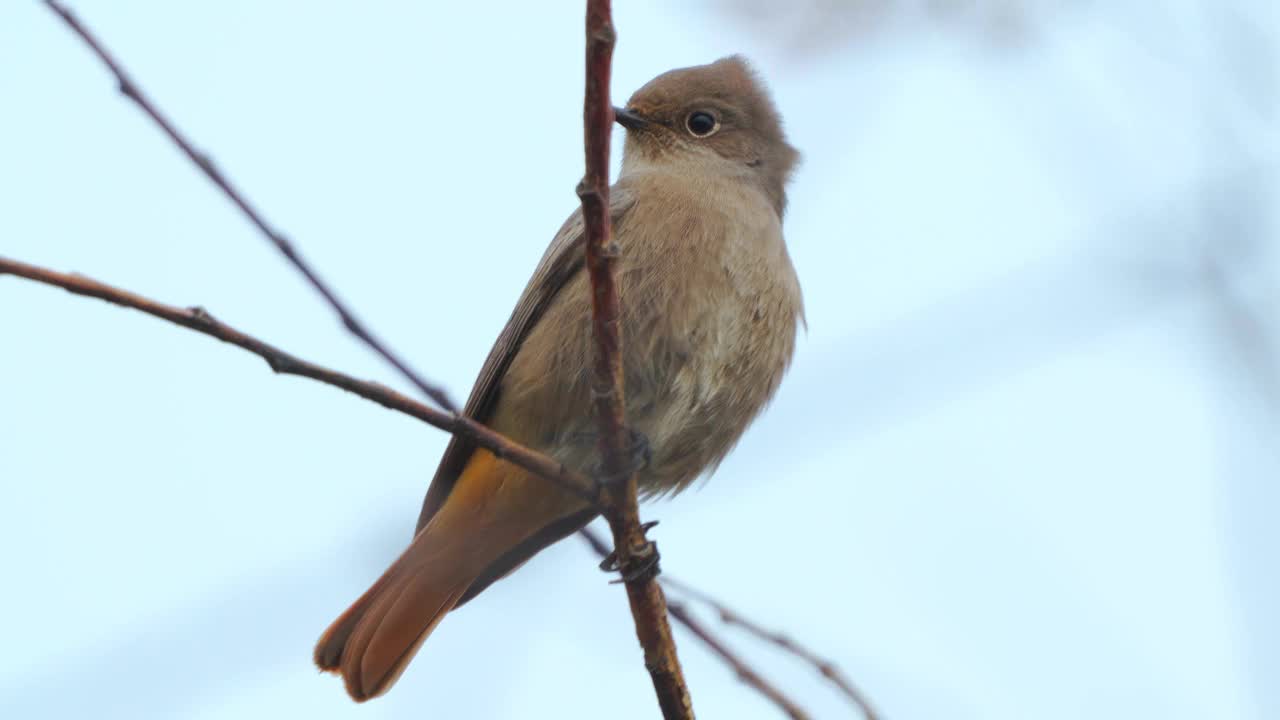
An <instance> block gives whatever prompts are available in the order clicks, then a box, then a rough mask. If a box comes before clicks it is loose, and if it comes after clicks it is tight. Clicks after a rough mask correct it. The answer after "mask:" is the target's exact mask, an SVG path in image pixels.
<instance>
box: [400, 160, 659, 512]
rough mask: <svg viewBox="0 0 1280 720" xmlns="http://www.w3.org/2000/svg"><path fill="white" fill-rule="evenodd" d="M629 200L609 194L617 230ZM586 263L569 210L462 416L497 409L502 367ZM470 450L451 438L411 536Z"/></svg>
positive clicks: (619, 189)
mask: <svg viewBox="0 0 1280 720" xmlns="http://www.w3.org/2000/svg"><path fill="white" fill-rule="evenodd" d="M634 202H635V198H634V196H633V195H632V194H631V193H629V192H627V189H626V188H625V187H624V186H622V185H615V186H614V188H613V191H612V192H611V194H610V200H609V209H610V215H611V216H612V218H613V224H614V226H615V227H616V226H617V224H618V222H619V221H620V220H621V219H622V217H623V216H624V215H625V214H626V212H627V210H629V209H630V208H631V206H632V205H633V204H634ZM585 262H586V252H585V245H584V242H583V222H582V209H581V208H579V209H578V210H576V211H574V213H573V214H572V215H570V216H569V219H568V220H566V221H565V223H564V225H563V226H562V227H561V228H560V231H559V232H558V233H556V236H555V238H554V239H553V240H552V241H551V245H550V246H549V247H548V248H547V251H546V253H544V254H543V256H542V260H541V261H540V262H539V263H538V268H537V269H536V270H534V271H533V277H532V278H530V279H529V284H528V285H527V286H525V289H524V292H523V293H522V294H521V295H520V300H519V301H518V302H517V303H516V307H515V310H513V311H512V312H511V318H510V319H509V320H507V325H506V327H504V328H503V329H502V332H501V333H500V334H499V335H498V340H497V341H496V342H495V343H494V344H493V349H492V350H490V351H489V357H487V358H485V361H484V366H483V367H481V368H480V376H479V377H477V378H476V384H475V386H474V387H472V388H471V396H470V397H468V398H467V406H466V408H465V409H464V410H463V414H465V415H467V416H468V417H470V418H472V419H474V420H476V421H477V422H481V423H487V422H488V421H489V418H490V417H491V416H492V414H493V409H494V408H495V407H496V406H497V404H498V396H499V394H500V393H501V391H502V378H503V376H505V375H506V374H507V368H508V367H510V365H511V361H512V359H513V358H515V356H516V353H518V352H519V351H520V346H521V345H522V344H523V343H524V340H525V338H526V337H528V335H529V331H530V330H532V329H533V327H534V326H535V325H536V324H537V323H538V320H539V319H540V318H541V317H542V314H543V312H545V311H546V309H547V307H548V306H549V305H550V304H551V301H552V299H553V298H555V296H556V293H558V292H559V291H560V288H562V287H564V286H565V284H567V283H568V282H569V280H570V279H572V278H573V277H574V275H576V274H577V273H578V272H580V271H581V270H582V268H583V265H584V264H585ZM474 450H475V445H474V444H473V443H471V442H469V441H467V440H463V439H462V438H459V437H457V436H454V437H453V438H452V439H451V440H450V441H449V447H448V448H446V449H445V451H444V456H443V457H442V458H440V466H439V467H438V468H437V469H436V475H435V477H434V478H433V479H432V481H431V487H430V488H428V489H427V497H426V499H425V500H423V502H422V513H421V514H420V515H419V516H418V527H417V529H416V530H415V531H414V532H415V534H416V533H417V532H421V531H422V528H423V527H425V526H426V524H427V522H428V521H429V520H431V517H432V516H433V515H435V513H436V511H437V510H439V509H440V506H441V505H442V504H444V501H445V498H447V497H448V496H449V493H450V492H452V491H453V486H454V483H455V482H457V479H458V475H459V474H460V473H461V472H462V469H463V468H464V467H465V466H466V464H467V461H468V460H469V459H470V457H471V453H472V452H473V451H474Z"/></svg>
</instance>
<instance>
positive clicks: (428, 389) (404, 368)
mask: <svg viewBox="0 0 1280 720" xmlns="http://www.w3.org/2000/svg"><path fill="white" fill-rule="evenodd" d="M44 4H45V5H47V6H48V7H49V9H50V10H52V11H54V12H55V13H57V14H58V16H59V17H61V18H62V20H63V22H65V23H66V24H67V26H68V27H69V28H71V30H72V31H73V32H75V34H76V35H79V36H80V39H81V40H83V41H84V43H85V44H86V45H88V46H89V49H90V50H92V51H93V54H94V55H97V56H98V59H99V60H101V61H102V64H104V65H106V66H107V69H108V70H110V71H111V74H112V75H114V76H115V79H116V84H117V86H118V87H119V89H120V93H121V94H122V95H124V96H125V97H127V98H129V99H130V100H132V101H133V102H134V103H135V104H136V105H137V106H138V107H139V108H141V109H142V112H144V113H146V114H147V117H150V118H151V119H152V120H153V121H154V122H155V124H156V125H158V126H159V127H160V129H161V130H162V131H164V134H165V135H168V136H169V139H170V140H172V141H173V143H174V144H175V145H177V146H178V149H179V150H181V151H182V152H183V154H184V155H186V156H187V157H188V158H190V160H191V162H193V163H195V164H196V166H197V167H198V168H200V172H202V173H204V175H205V176H206V177H208V178H209V179H210V180H212V181H213V184H214V185H217V186H218V189H219V190H221V191H222V194H223V195H226V196H227V199H228V200H230V201H231V202H232V203H234V204H235V206H236V207H238V208H240V212H241V213H243V214H244V216H245V217H246V218H248V219H249V222H251V223H253V226H254V227H256V228H258V231H259V232H261V233H262V235H263V237H265V238H266V239H267V240H269V241H270V242H271V244H272V245H274V246H275V247H276V249H277V250H279V251H280V254H281V255H284V257H285V259H286V260H288V261H289V262H290V263H291V264H292V265H293V267H294V268H296V269H297V270H298V272H300V273H302V276H303V277H305V278H306V279H307V282H308V283H310V284H311V287H313V288H315V290H316V292H318V293H320V295H321V296H322V297H324V299H325V302H327V303H329V307H331V308H333V310H334V312H336V313H337V314H338V318H339V319H341V320H342V325H343V327H345V328H346V329H347V331H348V332H350V333H351V334H352V335H355V336H356V337H357V338H359V339H360V340H361V341H362V342H364V344H365V345H368V346H369V347H370V348H371V349H373V351H374V352H376V353H377V354H379V355H381V356H382V359H384V360H386V361H387V362H388V363H390V364H391V365H392V367H394V368H395V369H396V370H398V371H399V372H400V374H401V375H403V376H404V377H405V378H407V379H408V380H409V382H411V383H413V384H414V385H415V386H416V387H417V388H418V390H420V391H421V392H422V394H423V395H426V396H427V397H429V398H431V399H432V400H434V401H435V402H436V403H437V404H438V405H440V407H442V408H444V409H446V410H449V411H450V412H455V413H456V412H457V411H458V408H457V406H456V405H455V404H454V402H453V400H452V399H450V398H449V394H448V393H447V392H445V390H444V389H443V388H441V387H440V386H438V385H435V384H434V383H430V382H427V381H426V380H425V379H424V378H423V377H422V376H421V375H419V374H418V373H417V372H416V371H414V369H413V368H411V367H409V365H408V363H406V362H404V361H403V360H401V359H400V358H399V357H398V356H397V355H396V354H395V353H393V352H391V350H390V349H389V348H388V347H387V346H386V345H385V344H384V343H383V342H381V341H380V340H378V339H377V338H376V337H374V335H373V333H372V332H370V331H369V329H368V328H366V327H365V326H364V323H362V322H360V320H359V319H357V318H356V316H355V313H354V312H352V311H351V309H350V308H348V307H347V306H346V305H345V304H344V303H343V302H342V301H341V300H339V299H338V296H337V294H336V293H335V292H334V291H333V289H332V288H330V287H329V286H328V285H327V284H326V283H325V282H324V281H323V280H321V279H320V276H319V275H317V274H316V271H315V270H313V269H312V267H311V264H310V263H308V262H307V261H306V260H305V259H303V257H302V256H301V255H300V254H298V250H297V249H296V248H295V247H294V246H293V243H291V242H290V241H289V239H288V238H286V237H285V236H284V235H282V234H281V233H280V232H279V231H277V230H275V229H274V228H272V227H271V226H270V225H268V224H267V221H266V220H264V219H263V218H262V215H260V214H259V213H258V211H257V210H255V209H254V207H253V206H252V205H250V204H249V201H248V200H247V199H245V197H244V196H243V195H242V194H241V193H240V191H239V190H237V189H236V188H235V186H234V185H232V184H231V181H230V180H228V179H227V178H226V176H225V175H223V174H222V171H221V170H219V169H218V167H217V166H216V165H214V164H213V160H212V158H210V157H209V156H208V155H206V154H205V153H202V152H199V151H197V150H196V149H195V147H194V146H193V145H192V144H191V141H190V140H189V139H187V138H186V137H185V136H184V135H183V134H182V133H181V132H179V130H178V129H177V128H176V127H175V126H174V125H173V123H172V122H170V121H169V119H168V118H166V117H165V116H164V115H163V114H162V113H161V112H160V110H159V108H157V107H156V106H155V104H154V103H152V102H151V100H150V99H149V98H147V96H146V95H144V94H143V93H142V90H141V89H140V88H139V87H138V84H137V83H135V82H134V81H133V79H132V78H131V77H129V75H128V73H126V72H125V71H124V68H122V67H121V66H120V63H118V62H116V60H115V58H114V57H112V56H111V53H109V52H107V50H106V48H105V47H103V45H102V43H101V42H99V41H98V39H97V38H96V37H94V35H93V33H91V32H89V30H88V29H87V28H86V27H85V26H84V25H82V24H81V23H80V20H79V19H78V18H77V17H76V16H75V14H74V13H72V12H71V10H69V9H67V8H66V7H65V6H63V5H62V3H60V2H57V0H44Z"/></svg>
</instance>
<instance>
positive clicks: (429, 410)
mask: <svg viewBox="0 0 1280 720" xmlns="http://www.w3.org/2000/svg"><path fill="white" fill-rule="evenodd" d="M0 275H16V276H18V277H23V278H26V279H28V280H34V281H36V282H39V283H43V284H45V285H53V286H55V287H60V288H62V289H63V290H67V291H68V292H72V293H75V294H76V295H85V296H87V297H93V298H98V299H99V300H105V301H107V302H109V303H113V304H115V305H119V306H121V307H127V308H132V309H134V310H140V311H142V312H144V313H146V314H148V315H152V316H154V317H158V318H160V319H162V320H168V321H169V322H171V323H175V324H178V325H181V326H183V327H185V328H188V329H191V330H195V331H196V332H199V333H203V334H205V335H208V336H210V337H215V338H217V339H219V340H221V341H223V342H225V343H230V344H231V345H235V346H236V347H239V348H243V349H245V350H248V351H249V352H251V353H253V354H254V355H257V356H258V357H260V358H262V359H263V360H266V361H267V365H270V366H271V369H272V370H273V371H275V372H277V373H280V374H281V375H297V376H300V377H305V378H310V379H312V380H316V381H319V382H322V383H324V384H326V385H332V386H334V387H338V388H342V389H343V390H346V391H347V392H350V393H352V394H355V395H359V396H360V397H362V398H364V399H366V400H372V401H373V402H376V403H378V404H379V405H381V406H383V407H385V408H387V409H389V410H396V411H398V412H402V413H404V414H406V415H409V416H412V417H415V418H417V419H419V420H421V421H423V422H425V423H427V424H429V425H432V426H435V427H437V428H440V429H441V430H444V431H445V432H448V433H452V434H454V435H459V436H461V437H465V438H467V439H468V440H470V441H472V442H474V443H475V444H477V445H479V446H480V447H483V448H485V449H487V450H489V451H490V452H492V453H493V454H494V455H496V456H498V457H500V458H503V459H505V460H509V461H510V462H512V463H514V464H516V465H519V466H520V467H522V468H524V469H526V470H528V471H529V472H532V473H534V474H536V475H540V476H542V477H544V478H547V479H549V480H551V481H553V482H555V483H557V484H559V485H560V486H561V487H564V488H565V489H567V490H569V491H570V492H573V493H576V494H577V495H579V496H581V497H582V498H583V499H584V500H587V501H588V502H591V503H592V504H596V505H599V504H600V499H599V497H598V495H599V491H598V486H597V483H595V482H594V481H592V480H591V479H589V478H587V477H585V476H583V475H580V474H578V473H576V472H574V471H572V470H570V469H569V468H566V467H565V466H564V465H561V464H560V463H558V462H556V461H555V460H552V459H551V458H550V457H547V456H546V455H543V454H542V453H540V452H537V451H536V450H531V449H529V448H527V447H524V446H523V445H520V444H518V443H516V442H514V441H512V440H510V439H508V438H507V437H505V436H504V435H501V434H499V433H497V432H495V431H493V430H491V429H489V428H488V427H486V426H484V425H481V424H480V423H478V422H476V421H474V420H472V419H471V418H468V417H464V416H462V415H458V414H456V413H447V412H443V411H441V410H437V409H436V408H433V407H431V406H430V405H426V404H424V403H421V402H418V401H417V400H414V399H413V398H410V397H408V396H406V395H402V394H401V393H398V392H396V391H395V390H392V389H391V388H389V387H387V386H385V385H381V384H379V383H375V382H370V381H367V380H357V379H355V378H353V377H351V376H349V375H344V374H343V373H340V372H337V371H335V370H330V369H329V368H326V367H322V366H320V365H316V364H314V363H311V362H307V361H306V360H303V359H301V358H299V357H297V356H295V355H292V354H290V353H287V352H285V351H283V350H281V349H280V348H277V347H275V346H274V345H270V344H268V343H266V342H263V341H261V340H259V339H257V338H255V337H253V336H251V335H248V334H246V333H244V332H241V331H239V330H237V329H235V328H233V327H231V326H229V325H227V324H226V323H223V322H222V321H220V320H218V319H216V318H214V317H213V315H210V314H209V313H208V312H207V311H206V310H205V309H204V308H201V307H191V308H180V307H175V306H173V305H165V304H163V303H159V302H156V301H155V300H151V299H149V298H146V297H143V296H141V295H137V294H135V293H131V292H129V291H127V290H121V289H120V288H116V287H113V286H111V285H107V284H105V283H101V282H98V281H97V280H93V279H91V278H87V277H85V276H83V275H74V274H69V273H60V272H55V271H53V270H48V269H45V268H41V267H36V266H34V265H28V264H26V263H22V262H18V261H16V260H10V259H8V258H4V257H0Z"/></svg>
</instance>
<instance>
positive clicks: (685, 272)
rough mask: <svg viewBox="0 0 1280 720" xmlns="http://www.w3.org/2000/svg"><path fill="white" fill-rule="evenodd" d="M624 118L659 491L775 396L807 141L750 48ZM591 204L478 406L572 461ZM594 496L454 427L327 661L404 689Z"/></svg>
mask: <svg viewBox="0 0 1280 720" xmlns="http://www.w3.org/2000/svg"><path fill="white" fill-rule="evenodd" d="M614 116H615V120H616V121H617V123H618V124H620V125H622V126H623V128H624V131H625V142H624V145H623V157H622V164H621V169H620V172H619V175H618V180H617V182H616V183H615V184H614V185H613V186H612V188H611V191H610V206H609V212H610V217H611V220H612V224H613V228H614V234H613V239H614V243H615V244H616V246H617V253H618V254H617V260H616V263H617V265H616V267H617V278H618V280H617V283H618V292H619V299H620V303H621V311H620V312H621V315H620V323H621V332H622V338H623V345H622V348H623V349H622V353H623V358H622V359H623V373H624V382H625V387H626V405H625V417H626V420H627V424H628V429H629V430H630V431H631V432H632V433H633V436H634V437H635V438H637V445H638V447H641V448H642V449H643V453H644V456H645V458H644V460H643V461H641V462H638V463H637V465H638V466H639V470H638V474H637V483H638V487H639V489H640V493H641V494H642V496H643V497H644V498H646V499H647V498H651V497H657V496H662V495H669V494H675V493H678V492H679V491H681V490H683V489H685V488H687V487H688V486H689V485H690V484H691V483H692V482H693V481H694V480H695V479H697V478H698V477H699V476H702V475H704V474H706V473H709V472H710V471H713V470H714V469H715V467H716V466H717V465H718V464H719V463H720V461H721V460H722V459H723V458H724V457H725V455H726V454H727V453H728V452H729V451H730V450H731V449H732V447H733V446H734V445H735V444H736V443H737V441H738V439H739V438H740V437H741V436H742V433H743V432H744V431H745V430H746V428H747V427H748V425H750V423H751V422H752V421H753V420H754V419H755V417H756V416H757V415H758V414H759V413H760V412H761V410H762V409H763V408H764V407H765V406H766V405H767V404H768V402H769V401H770V399H771V398H772V397H773V396H774V394H775V392H776V391H777V389H778V387H779V385H780V383H781V382H782V378H783V375H784V374H785V373H786V371H787V368H788V366H789V365H790V363H791V358H792V355H793V353H794V350H795V345H796V339H797V334H798V332H799V328H800V327H801V326H803V325H804V305H803V299H802V295H801V290H800V283H799V279H798V278H797V275H796V271H795V269H794V267H793V264H792V262H791V259H790V255H789V253H788V251H787V245H786V242H785V241H784V238H783V232H782V219H783V215H784V213H785V211H786V206H787V194H786V186H787V184H788V182H789V180H790V178H791V175H792V172H793V170H794V168H795V167H796V164H797V162H798V160H799V153H798V152H797V151H796V150H795V149H794V148H793V147H792V146H791V145H790V144H789V143H788V142H787V138H786V136H785V133H784V130H783V126H782V119H781V117H780V115H779V113H778V110H777V108H776V106H775V104H774V102H773V99H772V97H771V96H770V93H769V91H768V89H767V88H766V86H765V84H764V83H763V81H762V80H761V79H760V77H759V76H758V74H757V73H756V72H755V70H754V69H753V68H752V66H751V65H750V63H749V62H748V61H747V60H746V59H745V58H743V57H742V56H739V55H733V56H729V57H725V58H721V59H719V60H716V61H715V62H712V63H710V64H706V65H699V66H693V67H685V68H678V69H675V70H671V71H669V72H666V73H663V74H661V75H659V76H657V77H656V78H654V79H653V80H651V81H650V82H648V83H646V84H645V85H644V86H642V87H641V88H640V89H639V90H637V91H636V92H635V93H634V94H633V95H632V96H631V97H630V99H629V100H628V101H627V103H626V106H625V107H622V108H614ZM583 235H584V225H583V219H582V212H581V210H580V209H579V210H578V211H576V212H574V213H573V214H572V215H571V216H570V217H569V219H568V220H567V221H566V222H565V223H564V225H563V226H562V227H561V228H560V231H559V232H558V233H556V235H555V237H554V239H553V240H552V241H551V244H550V246H549V247H548V248H547V250H546V252H545V253H544V254H543V256H542V259H541V261H540V262H539V263H538V265H537V268H536V269H535V270H534V272H533V276H532V278H531V279H530V280H529V282H528V284H527V286H526V287H525V289H524V291H523V293H522V294H521V295H520V298H519V300H518V301H517V303H516V307H515V309H514V311H513V312H512V313H511V317H510V319H509V320H508V321H507V324H506V326H505V327H504V328H503V329H502V331H501V333H500V334H499V335H498V338H497V341H496V342H495V343H494V346H493V349H492V350H491V351H490V353H489V355H488V357H487V358H486V360H485V362H484V365H483V366H482V368H481V370H480V373H479V376H478V378H477V379H476V382H475V385H474V387H473V389H472V391H471V394H470V396H469V398H468V401H467V404H466V406H465V410H464V414H466V415H467V416H469V417H471V418H473V419H475V420H476V421H478V422H481V423H485V424H487V425H488V426H490V427H492V428H493V429H494V430H496V431H498V432H500V433H503V434H504V435H506V436H508V437H509V438H511V439H512V440H514V441H516V442H518V443H521V444H523V445H526V446H528V447H531V448H534V449H536V450H539V451H541V452H543V453H546V454H548V455H550V456H551V457H552V458H554V459H556V460H557V461H559V462H561V463H563V464H564V465H565V466H566V467H570V468H575V469H578V470H580V471H582V472H584V473H589V472H590V471H591V469H592V468H593V467H595V464H594V463H596V462H598V455H597V452H598V451H597V447H598V444H597V441H596V438H597V435H596V432H597V431H596V427H595V414H594V413H593V411H592V407H593V406H592V391H591V377H592V373H591V368H592V357H593V356H592V353H593V344H592V334H591V294H590V293H591V289H590V284H589V279H588V277H587V273H586V272H585V270H584V264H585V250H584V238H583ZM596 515H597V511H596V509H595V508H594V506H592V505H589V504H588V503H587V502H586V501H584V500H583V499H582V498H580V497H579V496H578V495H575V494H573V493H571V492H569V491H568V490H566V489H563V488H561V487H558V486H556V485H555V484H554V483H552V482H550V481H548V480H546V479H544V478H540V477H537V476H534V475H532V474H530V473H529V472H528V471H526V470H524V469H522V468H519V467H517V466H516V465H513V464H511V463H509V462H507V461H504V460H502V459H499V458H498V457H496V456H495V455H494V454H493V453H491V452H490V451H488V450H486V449H483V448H479V447H477V446H475V445H474V444H473V443H471V442H469V441H467V440H465V439H462V438H459V437H457V436H455V437H453V438H452V440H451V441H450V443H449V445H448V447H447V448H446V449H445V452H444V455H443V456H442V458H441V460H440V464H439V467H438V469H437V470H436V473H435V476H434V478H433V479H432V482H431V485H430V487H429V489H428V491H427V494H426V498H425V500H424V502H423V507H422V512H421V515H420V517H419V520H418V524H417V530H416V532H415V535H414V537H413V540H412V542H411V543H410V544H409V546H408V548H407V549H406V550H405V551H404V552H403V554H401V555H400V557H399V558H398V559H396V560H395V561H394V562H393V563H392V564H391V566H390V567H389V568H388V569H387V570H386V572H384V573H383V575H382V576H381V577H380V578H378V579H377V581H376V582H374V584H373V585H372V586H371V587H370V588H369V589H368V590H367V591H366V592H365V593H364V594H363V595H362V596H360V598H359V599H357V600H356V601H355V603H353V604H352V605H351V606H350V607H349V608H348V609H347V610H346V611H345V612H343V613H342V614H341V615H340V616H339V617H338V618H337V619H336V620H335V621H334V622H333V623H332V624H331V625H330V626H329V627H328V629H326V630H325V631H324V634H323V635H322V636H321V637H320V639H319V641H318V642H317V644H316V648H315V657H314V659H315V663H316V665H317V666H319V668H320V669H321V670H324V671H329V672H334V673H338V674H340V675H341V676H342V678H343V681H344V684H345V686H346V690H347V692H348V693H349V695H350V696H351V698H352V699H354V700H355V701H357V702H362V701H365V700H368V699H370V698H373V697H377V696H379V695H381V694H383V693H385V692H387V690H389V689H390V688H391V686H392V685H393V684H395V682H396V680H397V679H398V678H399V677H400V675H401V673H403V672H404V670H405V668H406V667H407V666H408V664H409V662H410V661H411V660H412V658H413V657H414V655H415V654H416V653H417V651H418V649H419V647H420V646H421V645H422V643H423V642H424V641H425V640H426V638H427V637H428V636H429V635H430V634H431V632H432V630H434V629H435V628H436V626H437V625H438V624H439V623H440V621H441V620H442V619H443V618H444V617H445V616H446V615H447V614H448V613H449V612H451V611H453V610H455V609H457V608H458V607H459V606H461V605H463V604H464V603H466V602H468V601H469V600H471V599H472V598H474V597H475V596H476V595H477V594H479V593H480V592H481V591H483V590H484V589H486V588H487V587H489V585H490V584H492V583H493V582H494V581H496V580H498V579H500V578H502V577H503V576H505V575H507V574H509V573H511V572H512V571H514V570H515V569H517V568H518V567H520V566H521V565H523V564H524V563H525V562H526V561H528V560H529V559H530V558H531V557H533V556H534V555H535V554H537V553H538V552H540V551H541V550H543V549H544V548H546V547H548V546H549V545H551V544H553V543H555V542H557V541H559V540H561V539H563V538H565V537H567V536H568V535H570V534H572V533H574V532H576V531H577V530H579V529H581V528H583V527H584V526H585V525H586V524H587V523H589V522H590V521H591V520H592V519H594V518H595V517H596Z"/></svg>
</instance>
